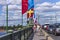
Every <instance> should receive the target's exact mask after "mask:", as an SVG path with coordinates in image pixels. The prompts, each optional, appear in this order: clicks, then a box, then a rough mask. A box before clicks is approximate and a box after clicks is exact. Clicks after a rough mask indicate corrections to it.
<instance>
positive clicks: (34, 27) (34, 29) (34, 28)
mask: <svg viewBox="0 0 60 40" xmlns="http://www.w3.org/2000/svg"><path fill="white" fill-rule="evenodd" d="M36 28H37V26H36V24H34V26H33V31H34V33H35V32H36Z"/></svg>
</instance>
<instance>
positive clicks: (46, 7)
mask: <svg viewBox="0 0 60 40" xmlns="http://www.w3.org/2000/svg"><path fill="white" fill-rule="evenodd" d="M59 5H60V2H56V4H55V3H48V2H44V3H41V4H37V5H36V6H35V10H36V11H38V12H58V11H60V6H59Z"/></svg>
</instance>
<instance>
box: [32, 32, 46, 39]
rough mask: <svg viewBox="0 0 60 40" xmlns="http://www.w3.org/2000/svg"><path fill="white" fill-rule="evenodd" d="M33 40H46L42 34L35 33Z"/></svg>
mask: <svg viewBox="0 0 60 40" xmlns="http://www.w3.org/2000/svg"><path fill="white" fill-rule="evenodd" d="M33 40H46V38H45V36H44V34H43V32H36V33H35V34H34V37H33Z"/></svg>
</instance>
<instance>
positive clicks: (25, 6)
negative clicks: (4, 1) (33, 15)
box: [22, 0, 28, 14]
mask: <svg viewBox="0 0 60 40" xmlns="http://www.w3.org/2000/svg"><path fill="white" fill-rule="evenodd" d="M27 10H28V0H22V14H24V13H25V12H27Z"/></svg>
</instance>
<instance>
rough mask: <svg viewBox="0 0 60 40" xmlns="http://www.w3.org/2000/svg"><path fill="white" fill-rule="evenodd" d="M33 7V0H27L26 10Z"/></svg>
mask: <svg viewBox="0 0 60 40" xmlns="http://www.w3.org/2000/svg"><path fill="white" fill-rule="evenodd" d="M31 8H34V0H28V10H30V9H31Z"/></svg>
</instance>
